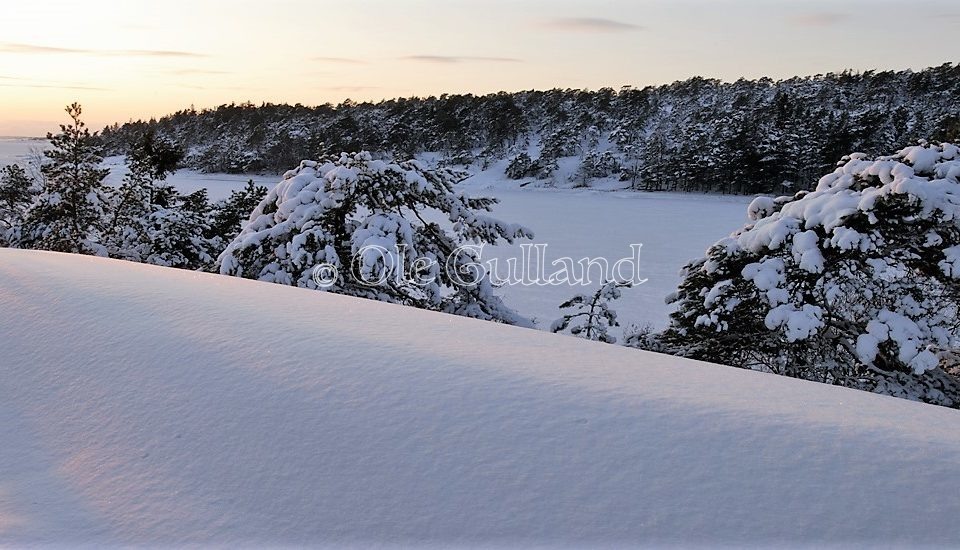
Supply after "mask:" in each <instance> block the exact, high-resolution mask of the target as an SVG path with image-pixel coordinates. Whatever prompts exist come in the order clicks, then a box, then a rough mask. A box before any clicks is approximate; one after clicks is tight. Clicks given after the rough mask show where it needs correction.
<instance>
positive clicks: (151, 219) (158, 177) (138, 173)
mask: <svg viewBox="0 0 960 550" xmlns="http://www.w3.org/2000/svg"><path fill="white" fill-rule="evenodd" d="M182 157H183V153H182V152H181V151H180V150H179V149H178V148H177V147H176V146H175V145H173V144H172V143H170V142H169V141H167V140H165V139H163V138H159V137H157V136H156V135H154V133H153V132H150V131H148V132H146V133H144V134H143V135H142V136H139V137H138V138H137V140H136V141H135V142H134V143H133V144H132V146H131V148H130V151H129V153H128V155H127V166H128V168H129V171H128V172H127V174H126V176H124V178H123V182H122V183H121V184H120V187H119V188H118V189H117V190H116V191H115V193H114V205H113V209H112V210H113V216H112V223H111V224H110V231H109V233H108V237H107V242H108V249H109V251H110V255H111V256H112V257H115V258H120V259H124V260H130V261H135V262H143V263H149V264H154V265H162V266H166V267H178V268H182V269H200V268H205V267H206V268H210V267H211V266H212V265H213V261H214V258H215V256H216V254H217V251H218V249H219V247H220V245H221V244H222V243H221V241H219V240H217V241H215V242H214V241H211V240H210V239H208V238H207V237H206V235H207V234H209V232H210V224H209V221H208V215H209V211H210V206H209V203H208V201H207V199H206V190H202V192H198V193H195V194H193V195H190V196H187V197H184V196H181V195H180V194H179V193H178V192H177V191H176V189H174V188H173V187H172V186H170V185H169V184H167V183H165V180H166V178H167V175H168V174H172V173H173V172H174V171H176V169H177V165H178V163H179V162H180V159H181V158H182Z"/></svg>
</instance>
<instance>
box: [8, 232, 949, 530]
mask: <svg viewBox="0 0 960 550" xmlns="http://www.w3.org/2000/svg"><path fill="white" fill-rule="evenodd" d="M0 311H2V312H3V314H2V315H0V342H2V346H3V349H2V355H0V441H2V449H3V451H2V452H0V545H3V546H24V545H31V544H44V545H57V546H75V545H79V544H84V543H85V544H89V545H103V544H110V545H120V544H122V545H136V546H145V545H149V546H176V545H185V544H190V543H193V544H201V545H211V544H217V545H223V546H265V545H269V546H276V545H313V546H316V545H324V544H325V545H382V544H401V545H417V546H425V545H434V546H436V545H441V546H450V545H458V546H463V545H486V546H504V545H512V546H530V545H561V544H565V545H577V546H594V547H595V546H600V545H602V546H610V545H623V546H636V545H639V544H644V543H646V544H649V545H667V544H672V545H681V546H691V545H695V546H700V545H704V544H711V543H712V544H723V545H730V546H742V545H777V546H783V545H790V544H792V545H826V544H836V545H840V544H842V545H844V546H848V545H851V544H863V545H876V544H882V545H911V546H917V545H939V546H945V545H952V544H954V543H955V542H956V541H957V540H960V523H958V522H957V521H956V518H957V517H960V476H958V475H957V472H958V471H960V429H958V428H960V413H958V412H957V411H953V410H949V409H945V408H941V407H933V406H928V405H922V404H918V403H912V402H909V401H905V400H900V399H891V398H885V397H880V396H876V395H871V394H869V393H865V392H858V391H852V390H848V389H843V388H837V387H831V386H827V385H822V384H814V383H808V382H803V381H797V380H792V379H788V378H783V377H777V376H769V375H763V374H759V373H755V372H750V371H746V370H740V369H731V368H725V367H720V366H715V365H709V364H705V363H697V362H694V361H688V360H683V359H678V358H673V357H668V356H663V355H656V354H651V353H645V352H640V351H636V350H631V349H626V348H621V347H616V346H610V345H605V344H595V343H590V342H585V341H583V340H580V339H576V338H570V337H563V336H557V335H552V334H547V333H541V332H535V331H529V330H523V329H517V328H514V327H509V326H504V325H498V324H494V323H488V322H482V321H476V320H471V319H464V318H461V317H455V316H451V315H444V314H439V313H434V312H427V311H421V310H416V309H413V308H405V307H399V306H395V305H389V304H383V303H379V302H374V301H370V300H361V299H355V298H350V297H346V296H338V295H332V294H325V293H317V292H311V291H307V290H302V289H297V288H291V287H285V286H278V285H270V284H262V283H258V282H254V281H249V280H243V279H238V278H232V277H222V276H217V275H209V274H200V273H194V272H188V271H180V270H175V269H169V268H160V267H155V266H148V265H139V264H133V263H126V262H120V261H116V260H107V259H102V258H92V257H82V256H71V255H64V254H56V253H42V252H32V251H19V250H3V249H0Z"/></svg>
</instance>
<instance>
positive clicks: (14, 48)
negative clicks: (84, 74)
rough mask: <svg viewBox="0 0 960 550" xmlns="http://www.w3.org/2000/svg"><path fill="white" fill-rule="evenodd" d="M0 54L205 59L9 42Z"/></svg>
mask: <svg viewBox="0 0 960 550" xmlns="http://www.w3.org/2000/svg"><path fill="white" fill-rule="evenodd" d="M0 52H5V53H19V54H31V55H44V54H48V55H49V54H85V55H103V56H130V57H207V56H206V55H204V54H200V53H195V52H181V51H174V50H89V49H83V48H60V47H56V46H42V45H36V44H16V43H11V42H4V43H0Z"/></svg>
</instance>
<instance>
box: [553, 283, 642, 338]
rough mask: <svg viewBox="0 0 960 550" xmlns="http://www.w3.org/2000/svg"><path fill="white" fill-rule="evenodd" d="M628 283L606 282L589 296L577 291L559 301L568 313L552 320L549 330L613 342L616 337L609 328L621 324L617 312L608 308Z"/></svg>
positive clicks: (629, 284)
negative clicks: (571, 296)
mask: <svg viewBox="0 0 960 550" xmlns="http://www.w3.org/2000/svg"><path fill="white" fill-rule="evenodd" d="M631 286H632V284H631V283H630V282H618V281H607V282H606V283H604V284H603V285H602V286H601V287H600V288H599V289H597V291H596V292H594V293H593V294H592V295H587V294H577V295H576V296H574V297H573V298H570V299H569V300H567V301H566V302H564V303H562V304H560V309H569V310H571V312H570V313H567V314H565V315H564V316H563V317H561V318H559V319H557V320H556V321H554V322H553V324H552V325H550V332H566V333H569V334H572V335H573V336H579V337H581V338H585V339H587V340H594V341H598V342H605V343H607V344H615V343H616V342H617V338H616V337H615V336H612V335H611V334H610V333H609V330H610V327H617V326H620V323H619V321H617V312H616V311H615V310H613V309H611V308H610V302H612V301H614V300H618V299H619V298H620V295H621V290H620V289H622V288H630V287H631Z"/></svg>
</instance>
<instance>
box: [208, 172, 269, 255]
mask: <svg viewBox="0 0 960 550" xmlns="http://www.w3.org/2000/svg"><path fill="white" fill-rule="evenodd" d="M266 196H267V188H266V187H264V186H262V185H257V184H255V183H253V180H252V179H251V180H249V181H247V185H246V186H245V187H244V188H243V189H240V190H237V191H231V192H230V196H229V197H228V198H226V199H223V200H222V201H218V202H217V203H215V204H214V205H213V214H212V216H213V219H212V222H211V231H212V232H213V234H214V235H215V236H217V237H220V238H221V239H223V242H225V243H228V242H230V241H232V240H233V239H234V238H235V237H236V236H237V234H238V233H240V229H241V227H242V225H243V222H245V221H247V220H248V219H249V218H250V213H251V212H253V210H254V209H255V208H256V207H257V205H258V204H260V201H262V200H263V198H264V197H266Z"/></svg>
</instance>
